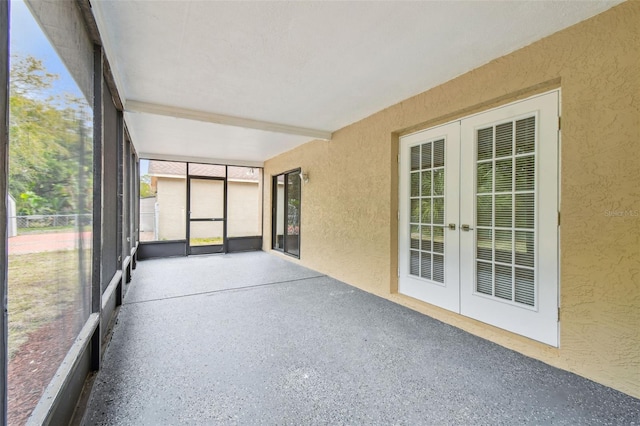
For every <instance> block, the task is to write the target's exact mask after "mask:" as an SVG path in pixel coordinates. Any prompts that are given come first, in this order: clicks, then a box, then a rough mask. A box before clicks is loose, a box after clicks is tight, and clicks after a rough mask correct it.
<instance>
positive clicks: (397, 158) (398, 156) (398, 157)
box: [396, 154, 400, 164]
mask: <svg viewBox="0 0 640 426" xmlns="http://www.w3.org/2000/svg"><path fill="white" fill-rule="evenodd" d="M396 160H398V164H400V154H398V155H396Z"/></svg>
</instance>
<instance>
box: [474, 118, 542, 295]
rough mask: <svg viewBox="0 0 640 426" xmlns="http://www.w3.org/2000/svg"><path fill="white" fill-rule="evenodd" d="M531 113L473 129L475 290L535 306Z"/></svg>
mask: <svg viewBox="0 0 640 426" xmlns="http://www.w3.org/2000/svg"><path fill="white" fill-rule="evenodd" d="M535 120H536V118H535V117H527V118H525V119H521V120H516V121H510V122H507V123H501V124H498V125H495V126H490V127H487V128H483V129H479V130H477V133H476V137H477V140H476V143H477V145H476V179H477V180H476V291H477V292H478V293H482V294H486V295H489V296H493V297H496V298H499V299H503V300H508V301H511V302H514V303H520V304H525V305H528V306H535V303H536V302H535V291H536V289H535V273H534V270H535V269H534V268H535V256H534V253H535V249H536V248H535V240H536V238H535V207H536V200H535V189H536V188H535V181H536V179H535V178H536V176H535V164H536V155H535V154H536V153H535V135H536V129H535V125H536V122H535Z"/></svg>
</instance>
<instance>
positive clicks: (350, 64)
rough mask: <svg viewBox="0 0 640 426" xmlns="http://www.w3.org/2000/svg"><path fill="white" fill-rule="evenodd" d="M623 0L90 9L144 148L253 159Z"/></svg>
mask: <svg viewBox="0 0 640 426" xmlns="http://www.w3.org/2000/svg"><path fill="white" fill-rule="evenodd" d="M621 1H622V0H614V1H548V2H547V1H515V0H514V1H495V2H493V1H453V2H452V1H422V2H405V1H355V2H332V1H305V2H302V1H301V2H291V1H289V2H287V1H285V2H272V1H251V2H245V1H228V2H220V1H131V0H117V1H116V0H108V1H107V0H93V1H92V6H93V10H94V14H95V16H96V21H97V23H98V27H99V29H100V32H101V34H102V38H103V43H104V47H105V51H106V53H107V56H108V58H109V61H110V64H111V67H112V71H113V73H114V77H115V79H116V84H117V86H118V90H119V92H120V95H121V98H122V99H123V102H124V103H125V109H126V110H127V111H128V112H127V114H126V115H125V119H126V122H127V125H128V128H129V131H130V133H131V136H132V139H133V142H134V144H135V145H136V149H137V150H138V152H139V153H140V154H141V155H143V156H147V157H156V158H179V157H190V158H203V159H215V160H218V161H228V162H234V163H247V164H248V163H251V164H252V165H255V164H256V162H257V163H260V162H263V161H265V160H267V159H269V158H271V157H273V156H275V155H277V154H279V153H282V152H285V151H287V150H289V149H292V148H293V147H295V146H297V145H299V144H302V143H305V142H307V141H309V140H312V139H315V137H314V136H310V135H317V134H322V132H329V133H330V132H333V131H335V130H338V129H340V128H342V127H344V126H346V125H348V124H350V123H353V122H355V121H358V120H360V119H363V118H365V117H367V116H369V115H371V114H373V113H375V112H377V111H380V110H382V109H384V108H386V107H388V106H390V105H393V104H395V103H397V102H399V101H401V100H403V99H406V98H408V97H410V96H413V95H416V94H418V93H421V92H423V91H425V90H428V89H430V88H432V87H434V86H437V85H438V84H441V83H443V82H445V81H448V80H450V79H452V78H454V77H456V76H458V75H460V74H463V73H465V72H467V71H470V70H472V69H474V68H477V67H478V66H480V65H482V64H484V63H487V62H489V61H490V60H492V59H495V58H497V57H500V56H503V55H505V54H507V53H509V52H512V51H514V50H516V49H518V48H520V47H523V46H525V45H527V44H530V43H532V42H534V41H536V40H538V39H540V38H542V37H544V36H547V35H549V34H552V33H554V32H556V31H559V30H561V29H563V28H565V27H567V26H570V25H572V24H575V23H577V22H580V21H582V20H584V19H586V18H589V17H591V16H593V15H596V14H598V13H600V12H602V11H604V10H606V9H608V8H610V7H612V6H614V5H615V4H618V3H620V2H621ZM129 105H131V106H132V107H130V106H129ZM158 111H160V112H158ZM175 117H181V118H175ZM219 123H223V124H219ZM225 123H226V124H225ZM228 124H232V125H228ZM265 129H267V130H265ZM274 129H275V130H277V131H276V132H274V131H273V130H274ZM318 131H319V132H318ZM329 133H327V134H329ZM296 134H297V135H296ZM327 138H329V137H328V136H327Z"/></svg>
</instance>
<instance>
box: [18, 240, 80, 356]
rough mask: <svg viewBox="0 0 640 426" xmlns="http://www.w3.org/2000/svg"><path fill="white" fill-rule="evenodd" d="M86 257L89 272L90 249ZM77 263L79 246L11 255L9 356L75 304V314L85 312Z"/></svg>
mask: <svg viewBox="0 0 640 426" xmlns="http://www.w3.org/2000/svg"><path fill="white" fill-rule="evenodd" d="M85 259H86V260H85V262H86V265H87V267H86V271H87V273H90V272H89V271H90V267H91V252H90V251H89V250H87V253H86V256H85ZM78 264H79V252H78V251H77V250H65V251H55V252H44V253H30V254H16V255H10V256H9V280H8V281H9V294H8V301H9V303H8V305H9V359H11V358H12V357H13V355H14V354H15V352H16V351H17V349H18V348H19V347H20V345H22V344H23V343H24V342H26V341H27V338H28V336H29V333H31V332H33V331H35V330H37V329H38V328H40V327H41V326H43V325H44V324H47V323H48V322H51V321H52V320H54V319H55V318H57V317H58V316H60V315H62V314H63V312H65V311H66V310H67V309H69V308H71V307H74V306H76V307H77V314H76V315H77V316H80V315H82V314H81V312H82V294H81V292H80V287H81V284H80V283H81V280H80V272H79V271H78ZM69 326H73V325H72V324H69Z"/></svg>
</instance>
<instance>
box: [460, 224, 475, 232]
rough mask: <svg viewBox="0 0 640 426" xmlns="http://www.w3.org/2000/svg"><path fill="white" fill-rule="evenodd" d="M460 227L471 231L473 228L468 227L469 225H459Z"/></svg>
mask: <svg viewBox="0 0 640 426" xmlns="http://www.w3.org/2000/svg"><path fill="white" fill-rule="evenodd" d="M460 229H462V230H463V231H465V232H469V231H473V228H470V227H469V225H460Z"/></svg>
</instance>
